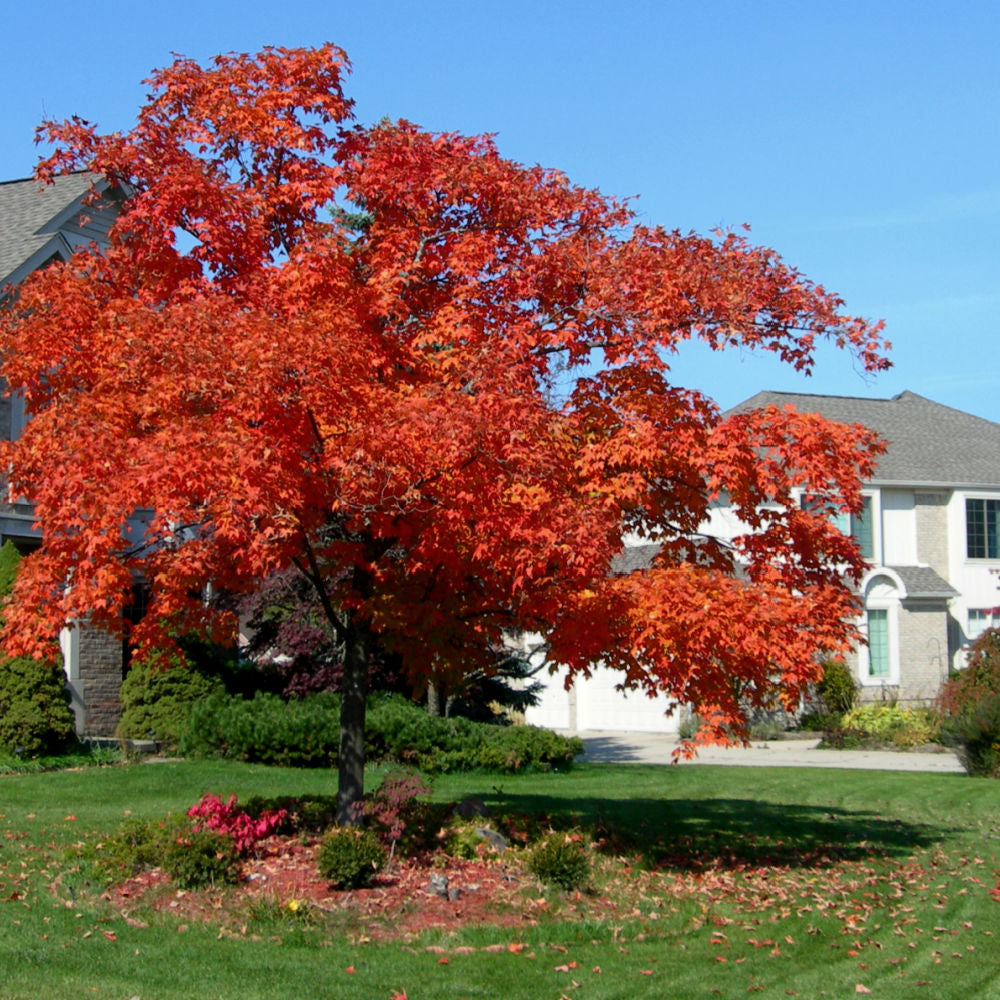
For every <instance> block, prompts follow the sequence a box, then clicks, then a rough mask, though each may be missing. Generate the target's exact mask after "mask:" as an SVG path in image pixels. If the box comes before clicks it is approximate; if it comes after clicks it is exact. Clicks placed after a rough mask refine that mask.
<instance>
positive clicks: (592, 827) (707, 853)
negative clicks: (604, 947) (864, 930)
mask: <svg viewBox="0 0 1000 1000" xmlns="http://www.w3.org/2000/svg"><path fill="white" fill-rule="evenodd" d="M483 799H484V801H485V803H486V804H487V806H488V807H489V808H490V810H491V812H492V813H493V814H494V815H496V816H498V817H517V816H519V815H520V816H530V817H535V819H536V821H537V818H538V817H543V821H544V822H548V824H549V825H550V826H551V827H552V829H554V830H568V829H575V830H581V831H584V832H586V833H587V834H589V835H590V836H591V837H592V838H593V839H594V841H595V843H597V844H598V845H599V847H600V849H601V850H603V851H605V852H606V853H610V854H616V855H617V854H624V855H628V854H639V855H641V856H642V857H643V859H644V861H645V863H646V864H647V865H650V866H652V867H657V868H671V869H682V870H692V871H697V870H701V869H710V868H711V869H719V868H731V869H742V868H746V867H754V866H772V867H773V866H778V867H787V868H813V867H823V866H827V865H833V864H836V863H838V862H842V861H858V860H862V859H872V858H877V857H884V858H898V857H907V856H909V855H910V854H912V853H913V851H915V850H918V849H920V848H926V847H929V846H931V845H933V844H936V843H939V842H940V841H941V840H942V839H944V838H945V837H946V836H947V835H948V833H949V832H953V831H951V830H949V829H947V828H944V827H941V826H934V825H932V824H929V823H912V822H905V821H903V820H898V819H893V818H886V817H883V816H881V815H880V814H878V813H875V812H871V811H868V810H844V809H832V808H825V807H823V806H810V805H799V804H788V803H776V802H763V801H759V800H755V799H739V798H712V799H699V800H697V801H691V800H687V799H673V800H672V799H666V798H665V799H648V798H622V799H608V798H601V799H598V798H574V799H572V800H566V799H556V798H552V797H549V796H541V795H520V794H517V793H513V794H506V793H504V792H502V790H499V789H495V790H494V795H492V796H483ZM514 822H515V825H516V819H515V820H514Z"/></svg>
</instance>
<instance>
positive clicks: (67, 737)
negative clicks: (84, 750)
mask: <svg viewBox="0 0 1000 1000" xmlns="http://www.w3.org/2000/svg"><path fill="white" fill-rule="evenodd" d="M69 706H70V695H69V692H68V691H67V690H66V677H65V675H64V674H63V672H62V670H60V669H59V668H58V667H57V666H56V665H55V664H53V663H46V662H42V661H40V660H30V659H26V658H22V657H18V658H15V659H10V660H2V661H0V747H3V748H4V749H6V750H7V752H9V753H13V752H14V751H15V750H16V749H17V748H18V747H20V748H21V752H22V753H23V754H25V755H27V756H29V757H38V756H41V755H43V754H59V753H62V752H63V751H65V750H66V749H68V748H69V747H70V746H72V744H73V743H74V742H75V740H76V727H75V722H74V719H73V711H72V709H71V708H70V707H69Z"/></svg>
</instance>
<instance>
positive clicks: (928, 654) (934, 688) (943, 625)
mask: <svg viewBox="0 0 1000 1000" xmlns="http://www.w3.org/2000/svg"><path fill="white" fill-rule="evenodd" d="M899 662H900V674H901V681H902V683H901V684H900V689H899V700H900V701H903V702H909V701H917V702H928V701H932V700H933V699H934V698H935V697H936V696H937V693H938V689H939V688H940V687H941V684H942V682H943V681H944V680H945V679H946V678H947V676H948V662H949V661H948V613H947V607H946V605H945V604H944V602H943V601H925V602H916V601H904V602H903V604H902V606H901V607H900V609H899Z"/></svg>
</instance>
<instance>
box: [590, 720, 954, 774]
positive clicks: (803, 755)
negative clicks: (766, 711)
mask: <svg viewBox="0 0 1000 1000" xmlns="http://www.w3.org/2000/svg"><path fill="white" fill-rule="evenodd" d="M570 735H576V736H579V737H580V739H582V740H583V744H584V746H585V747H586V754H585V756H584V757H583V758H582V759H583V760H586V761H593V762H604V763H615V764H669V763H670V762H671V760H672V757H671V754H672V752H673V750H674V749H675V748H676V747H677V745H678V740H677V739H676V737H674V736H665V735H661V734H659V733H619V732H606V731H596V730H590V731H584V732H578V733H575V734H570ZM818 743H819V740H818V739H807V740H802V739H788V740H767V741H756V740H755V741H754V742H753V743H752V744H751V745H750V746H749V747H704V748H702V749H701V750H699V752H698V756H697V757H696V758H695V759H694V760H691V761H681V763H680V765H679V766H681V767H690V766H697V765H699V764H727V765H737V766H739V765H743V766H749V767H840V768H863V769H867V770H877V771H937V772H939V773H948V774H962V773H963V770H962V765H961V764H960V763H959V762H958V758H957V757H956V756H955V755H954V754H953V753H952V752H951V751H950V750H942V751H938V752H929V751H923V750H914V751H908V752H901V751H891V750H817V749H816V747H817V745H818Z"/></svg>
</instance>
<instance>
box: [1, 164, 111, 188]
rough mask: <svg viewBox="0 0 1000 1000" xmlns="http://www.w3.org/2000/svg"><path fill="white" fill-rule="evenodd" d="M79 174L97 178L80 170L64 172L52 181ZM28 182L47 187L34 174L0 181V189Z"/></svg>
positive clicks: (89, 171)
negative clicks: (7, 185) (8, 185)
mask: <svg viewBox="0 0 1000 1000" xmlns="http://www.w3.org/2000/svg"><path fill="white" fill-rule="evenodd" d="M80 174H94V176H95V177H96V176H97V174H95V173H94V171H93V170H84V169H82V168H81V169H80V170H65V171H63V172H62V173H59V174H55V175H54V176H53V178H52V180H53V181H58V180H59V178H60V177H76V176H78V175H80ZM29 181H35V182H36V183H38V184H41V185H43V186H44V187H48V185H49V182H48V181H42V180H39V179H38V178H37V177H36V176H35V175H34V174H29V175H28V176H27V177H11V178H9V179H8V180H5V181H0V187H3V186H4V185H6V184H27V183H28V182H29Z"/></svg>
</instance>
